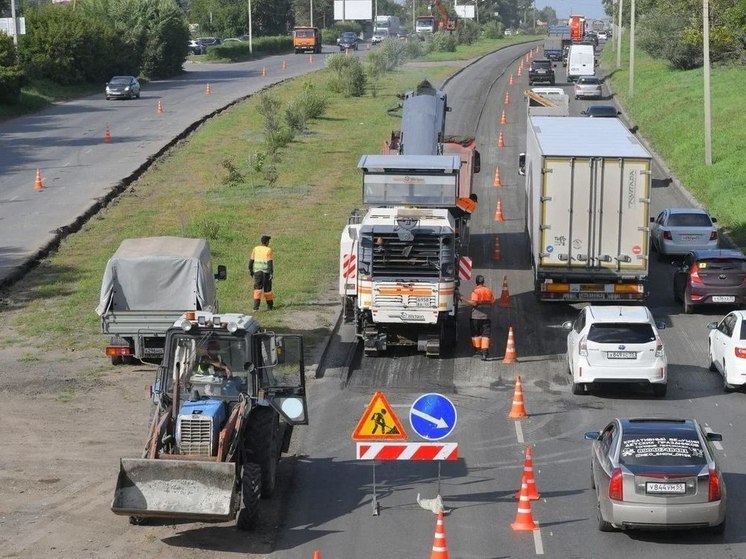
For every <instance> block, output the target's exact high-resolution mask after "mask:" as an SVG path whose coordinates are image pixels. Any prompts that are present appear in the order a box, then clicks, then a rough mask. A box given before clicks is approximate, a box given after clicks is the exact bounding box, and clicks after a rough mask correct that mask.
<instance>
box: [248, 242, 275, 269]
mask: <svg viewBox="0 0 746 559" xmlns="http://www.w3.org/2000/svg"><path fill="white" fill-rule="evenodd" d="M250 260H253V261H254V272H269V271H270V262H272V249H271V248H269V247H268V246H264V245H259V246H255V247H254V250H252V251H251V258H250Z"/></svg>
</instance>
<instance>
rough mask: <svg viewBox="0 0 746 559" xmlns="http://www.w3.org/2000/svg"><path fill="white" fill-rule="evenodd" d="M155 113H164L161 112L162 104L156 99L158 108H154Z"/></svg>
mask: <svg viewBox="0 0 746 559" xmlns="http://www.w3.org/2000/svg"><path fill="white" fill-rule="evenodd" d="M155 112H156V113H159V114H160V113H164V112H166V111H164V110H163V103H162V102H161V100H160V99H158V106H157V107H156V109H155Z"/></svg>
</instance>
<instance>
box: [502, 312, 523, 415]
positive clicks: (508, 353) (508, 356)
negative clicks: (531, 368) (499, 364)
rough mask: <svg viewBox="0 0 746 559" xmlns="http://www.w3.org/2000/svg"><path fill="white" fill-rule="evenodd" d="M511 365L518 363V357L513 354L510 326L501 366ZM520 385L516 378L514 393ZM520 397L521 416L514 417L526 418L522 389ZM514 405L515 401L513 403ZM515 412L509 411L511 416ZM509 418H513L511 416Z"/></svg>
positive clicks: (513, 347)
mask: <svg viewBox="0 0 746 559" xmlns="http://www.w3.org/2000/svg"><path fill="white" fill-rule="evenodd" d="M511 363H518V356H517V355H516V352H515V338H514V337H513V327H512V326H511V327H510V328H508V343H507V344H506V345H505V357H503V365H510V364H511ZM520 385H521V377H518V383H517V385H516V391H518V388H520ZM520 396H521V409H523V415H521V416H516V417H528V416H527V415H526V411H525V409H524V408H523V389H521V390H520ZM513 403H514V404H515V399H514V402H513ZM514 411H515V409H513V410H510V413H511V414H512V413H513V412H514ZM510 417H513V416H512V415H511V416H510Z"/></svg>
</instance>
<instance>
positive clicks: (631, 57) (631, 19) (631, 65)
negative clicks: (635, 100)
mask: <svg viewBox="0 0 746 559" xmlns="http://www.w3.org/2000/svg"><path fill="white" fill-rule="evenodd" d="M630 10H631V13H630V16H629V97H630V99H631V98H632V97H634V96H635V0H632V6H631V7H630Z"/></svg>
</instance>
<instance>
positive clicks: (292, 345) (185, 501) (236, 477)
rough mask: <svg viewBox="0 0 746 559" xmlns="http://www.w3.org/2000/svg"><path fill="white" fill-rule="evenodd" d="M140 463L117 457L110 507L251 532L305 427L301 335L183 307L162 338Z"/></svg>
mask: <svg viewBox="0 0 746 559" xmlns="http://www.w3.org/2000/svg"><path fill="white" fill-rule="evenodd" d="M151 394H152V401H153V405H152V416H151V417H152V418H151V420H150V429H149V432H148V435H147V438H146V443H145V448H144V451H143V453H142V456H141V457H140V458H122V459H121V460H120V465H119V476H118V478H117V484H116V488H115V491H114V498H113V500H112V505H111V510H112V511H113V512H114V513H115V514H118V515H124V516H129V517H130V522H131V523H133V524H142V523H143V522H144V521H145V520H146V519H148V518H176V519H179V518H181V519H189V520H198V521H228V520H232V519H235V520H236V522H237V526H238V528H239V529H242V530H249V529H252V528H253V527H254V525H255V523H256V520H257V517H258V515H259V512H260V511H259V499H260V498H267V497H270V496H272V494H273V492H274V490H275V487H276V484H277V468H278V463H279V461H280V457H281V453H282V452H287V450H288V449H289V445H290V440H291V436H292V433H293V427H294V426H296V425H307V424H308V410H307V403H306V391H305V371H304V361H303V339H302V337H301V336H299V335H292V334H276V333H272V332H267V331H264V330H262V329H261V328H260V326H259V324H258V323H257V321H256V320H255V319H254V318H253V317H251V316H247V315H243V314H238V313H226V314H215V313H210V312H205V311H190V312H187V313H184V315H183V316H182V317H181V318H180V319H179V320H177V321H176V323H175V324H174V325H173V326H172V327H171V328H170V329H169V330H168V331H167V333H166V343H165V353H164V356H163V361H162V362H161V365H160V366H159V367H158V371H157V373H156V379H155V382H154V384H153V385H152V388H151Z"/></svg>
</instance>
